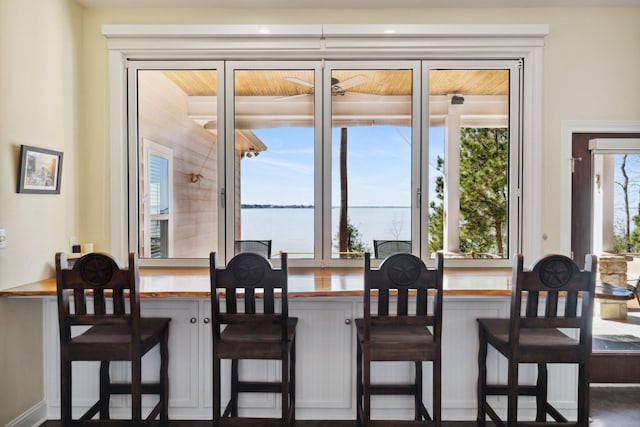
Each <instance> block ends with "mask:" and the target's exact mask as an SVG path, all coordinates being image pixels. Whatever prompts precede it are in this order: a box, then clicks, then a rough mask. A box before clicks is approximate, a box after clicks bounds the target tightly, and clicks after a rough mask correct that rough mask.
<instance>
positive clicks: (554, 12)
mask: <svg viewBox="0 0 640 427" xmlns="http://www.w3.org/2000/svg"><path fill="white" fill-rule="evenodd" d="M150 23H153V24H189V23H198V24H202V23H209V24H251V23H280V24H286V23H297V24H305V23H309V24H310V23H406V24H414V23H437V24H443V23H446V24H456V23H476V24H489V23H501V24H511V23H514V24H519V23H522V24H525V23H528V24H533V23H536V24H540V23H543V24H549V25H550V34H549V35H548V37H547V38H546V46H545V51H544V61H545V62H544V73H545V74H544V102H543V108H544V110H543V111H544V115H543V119H544V129H543V130H542V134H543V141H544V142H543V144H544V146H543V148H542V162H543V167H544V173H543V174H542V176H540V179H541V180H542V183H543V189H544V192H545V194H544V207H543V211H544V212H545V213H544V214H543V218H542V227H543V228H542V231H543V233H544V234H546V235H547V236H548V238H547V240H543V239H542V236H538V237H537V238H539V239H540V244H541V249H542V251H543V252H556V251H560V250H561V249H560V233H561V232H562V230H561V229H560V215H558V213H557V209H558V207H559V205H560V198H561V193H560V188H559V186H558V185H557V183H558V181H559V179H560V165H561V161H562V160H561V158H560V140H561V134H560V130H561V122H562V121H563V120H578V119H580V120H640V97H639V96H637V94H639V93H640V78H639V77H638V76H639V75H640V74H639V73H638V70H640V8H616V9H589V8H583V9H466V10H460V9H431V10H429V9H413V10H406V9H405V10H349V9H344V10H322V9H318V10H268V9H265V10H214V9H198V10H194V9H172V10H168V9H156V10H136V9H126V10H124V9H92V10H88V11H87V13H86V19H85V40H86V44H85V55H84V59H85V61H87V63H91V64H94V65H95V72H90V73H87V88H90V89H91V91H92V92H94V93H96V94H98V95H99V96H95V97H91V98H85V99H84V100H83V101H84V103H83V106H84V107H85V110H86V111H87V114H88V117H87V121H88V122H91V125H90V126H89V127H88V134H87V140H86V142H87V144H89V146H88V147H87V153H88V155H89V157H90V158H89V159H88V161H89V162H90V163H97V162H100V161H101V159H102V156H103V147H104V145H105V144H106V138H107V135H106V130H105V124H106V122H104V117H105V116H106V114H107V112H108V110H107V108H108V100H107V89H108V88H107V87H106V85H107V81H106V77H105V72H106V69H107V60H106V51H105V40H104V38H103V37H102V36H100V29H101V25H102V24H150ZM98 64H100V65H102V69H98ZM96 166H97V165H96ZM101 179H102V177H98V176H96V175H94V176H93V177H92V178H91V180H92V181H95V182H92V185H93V186H94V187H95V188H101V187H103V186H104V183H105V182H107V181H101ZM104 179H105V180H106V179H108V178H106V177H105V178H104ZM87 208H88V209H89V211H88V212H87V214H88V215H86V216H85V218H95V217H100V218H106V217H108V215H109V211H108V198H107V197H106V196H105V194H99V193H95V192H92V195H91V203H90V204H89V205H88V206H87ZM83 225H84V227H83V229H82V232H83V234H85V235H91V236H92V239H93V240H95V241H98V242H100V245H101V246H105V247H108V246H109V244H110V242H109V239H110V238H109V234H108V227H106V226H101V228H100V229H97V228H96V226H97V225H98V224H89V223H84V224H83Z"/></svg>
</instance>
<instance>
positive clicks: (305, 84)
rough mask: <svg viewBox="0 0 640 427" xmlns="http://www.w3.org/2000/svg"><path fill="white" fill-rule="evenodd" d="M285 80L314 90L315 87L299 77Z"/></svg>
mask: <svg viewBox="0 0 640 427" xmlns="http://www.w3.org/2000/svg"><path fill="white" fill-rule="evenodd" d="M285 80H288V81H290V82H291V83H295V84H299V85H302V86H306V87H310V88H311V89H313V87H314V86H313V84H312V83H309V82H308V81H306V80H302V79H299V78H297V77H285Z"/></svg>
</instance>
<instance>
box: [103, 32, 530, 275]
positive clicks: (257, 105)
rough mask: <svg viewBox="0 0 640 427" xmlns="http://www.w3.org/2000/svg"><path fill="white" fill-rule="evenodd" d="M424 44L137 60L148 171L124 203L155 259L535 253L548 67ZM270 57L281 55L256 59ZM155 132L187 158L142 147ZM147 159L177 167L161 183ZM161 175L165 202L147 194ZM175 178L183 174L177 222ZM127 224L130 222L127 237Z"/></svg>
mask: <svg viewBox="0 0 640 427" xmlns="http://www.w3.org/2000/svg"><path fill="white" fill-rule="evenodd" d="M327 28H328V27H327ZM285 39H286V37H285ZM330 39H331V38H330V37H329V38H327V37H325V40H326V41H327V45H326V46H327V49H328V52H330V51H331V47H330V46H331V40H330ZM396 42H398V41H397V40H396ZM403 42H404V41H403V40H401V39H400V41H399V42H398V43H400V44H402V43H403ZM221 43H222V44H224V43H225V42H224V41H222V42H221ZM229 43H230V44H231V45H233V43H234V42H233V41H231V40H230V41H229ZM256 43H258V45H259V44H260V42H258V41H256ZM273 43H275V45H277V44H278V43H279V42H275V41H274V42H273ZM284 43H285V44H286V43H287V41H285V42H284ZM291 43H293V40H291ZM358 43H360V42H357V43H355V44H356V45H357V44H358ZM178 44H180V43H178ZM187 44H188V43H187ZM267 44H268V42H267ZM365 44H366V43H365ZM525 44H526V43H525ZM304 49H306V48H303V50H304ZM308 49H309V52H313V51H314V48H308ZM353 49H354V52H358V48H357V47H355V48H353ZM347 50H349V49H347ZM426 50H427V51H428V50H429V48H426ZM516 50H517V49H516ZM418 51H419V49H418ZM418 51H416V52H414V53H411V54H406V55H404V56H405V57H406V56H414V57H415V58H416V59H415V60H410V61H407V60H402V61H399V60H397V59H394V58H390V57H389V56H390V54H389V53H388V52H386V51H385V50H384V49H379V50H378V49H376V48H374V49H372V50H370V51H368V53H367V57H366V58H365V57H363V58H361V59H358V55H355V56H354V59H351V60H348V61H347V60H342V59H341V60H332V59H330V58H329V57H330V56H331V55H330V53H328V52H323V53H320V52H316V53H309V52H308V53H307V54H306V56H307V57H308V59H304V60H302V61H300V60H297V61H295V60H292V59H291V57H292V54H291V53H288V52H287V51H286V49H284V50H279V49H278V48H277V47H275V48H274V52H271V53H269V54H264V55H261V54H259V53H258V52H259V49H258V50H255V51H252V50H251V49H248V50H247V51H244V52H240V53H238V52H236V53H235V54H234V55H233V56H234V58H235V57H237V56H242V57H243V60H238V59H233V60H226V59H225V58H224V56H225V55H227V54H226V53H225V52H226V51H225V50H221V51H218V50H217V49H216V48H212V52H214V54H213V57H215V58H216V60H213V61H203V60H197V59H199V58H198V56H200V57H205V56H211V55H208V54H206V53H203V54H202V55H199V54H198V53H189V54H187V55H186V56H187V57H188V58H183V57H179V56H180V55H177V56H176V58H174V59H172V60H163V61H150V60H140V61H136V60H129V61H128V67H127V69H128V71H127V75H128V82H129V83H128V90H127V99H128V102H129V108H128V111H129V115H128V118H127V122H126V123H127V129H128V131H127V132H128V136H129V138H128V141H129V143H128V147H129V148H128V151H127V152H126V153H125V155H124V156H122V157H121V158H123V159H125V158H126V160H125V161H126V163H127V164H128V168H129V173H130V174H131V175H132V176H138V180H137V181H138V182H137V183H132V184H131V185H130V186H129V192H128V196H126V197H125V198H124V199H123V200H124V203H123V205H126V206H127V207H128V211H129V215H128V221H126V223H128V226H127V227H128V228H129V229H130V234H129V240H130V241H131V249H134V250H138V251H139V252H140V254H141V257H142V260H141V263H142V264H154V263H157V262H168V263H170V264H175V265H185V262H186V263H187V264H190V265H191V264H192V263H195V264H198V265H200V264H203V263H204V261H206V257H207V255H208V253H209V252H210V251H217V252H219V253H220V255H221V256H222V257H223V258H226V259H228V258H229V257H230V256H232V255H233V253H234V247H235V242H237V241H239V240H261V241H268V242H269V243H270V244H271V248H272V256H274V260H275V259H277V255H278V253H279V252H280V251H286V252H288V253H289V254H290V258H291V259H292V263H293V265H322V266H328V265H358V264H359V262H360V261H358V258H360V257H361V256H362V252H363V251H370V252H374V241H377V242H380V241H391V242H396V243H394V245H395V247H407V246H406V245H409V247H410V248H411V251H412V252H413V253H416V254H420V255H421V256H422V257H423V258H424V259H428V258H430V257H431V254H432V253H433V252H434V251H436V250H444V251H445V252H446V254H447V256H448V257H449V258H450V263H449V265H474V266H477V265H479V263H480V264H481V265H493V266H498V265H506V264H508V258H510V256H511V254H513V253H515V252H517V251H519V252H523V251H524V249H526V248H528V247H529V248H535V244H533V243H529V244H528V245H527V244H525V243H524V242H525V239H526V238H527V237H528V236H529V235H530V233H532V232H533V231H534V230H536V227H535V226H534V225H535V221H536V219H535V218H537V216H536V215H534V214H533V209H532V213H531V215H526V216H525V215H523V212H524V211H525V205H527V204H529V205H531V200H535V199H536V195H537V188H536V185H532V187H531V192H528V193H526V194H527V198H523V197H522V194H523V192H522V188H523V183H525V182H527V180H529V181H530V180H531V176H532V175H533V174H534V171H535V170H536V168H537V167H538V165H537V164H536V159H537V158H539V157H532V159H531V160H526V161H524V159H528V158H529V157H528V154H530V153H535V152H536V149H537V148H536V147H535V144H531V143H529V144H526V141H531V139H532V132H531V126H532V125H528V126H527V125H526V123H527V122H526V119H527V118H528V117H531V114H529V115H527V114H525V113H526V112H525V110H523V109H522V108H521V105H522V102H523V94H525V93H532V92H533V93H534V95H535V96H534V97H533V98H532V104H533V105H534V108H531V110H532V111H537V108H535V105H537V104H538V99H537V96H538V92H537V91H532V87H533V86H534V84H533V83H534V80H533V79H532V74H533V73H532V71H529V73H526V72H525V71H526V69H527V67H526V66H525V65H527V64H530V68H532V69H534V71H538V70H539V63H537V62H536V55H534V54H533V53H535V52H537V50H536V49H535V48H533V49H531V48H526V47H525V48H522V54H521V55H516V54H514V51H513V49H511V50H506V51H505V52H501V53H499V54H497V53H496V52H499V49H498V50H495V51H494V52H493V54H492V55H490V56H491V57H492V58H491V59H489V58H485V59H483V58H484V57H485V56H487V53H486V52H481V51H478V52H476V54H475V55H474V49H473V48H469V49H468V51H467V52H466V54H465V58H469V59H455V60H446V61H445V60H440V59H437V58H438V57H440V56H441V55H442V54H441V53H432V54H431V55H433V56H434V58H429V53H428V52H418ZM433 52H435V51H433ZM147 55H150V56H153V52H150V53H148V54H147ZM163 56H164V57H171V55H170V54H166V53H165V54H164V55H163ZM264 56H268V57H273V58H278V59H280V60H278V61H276V60H264V59H261V60H257V59H255V58H258V57H261V58H263V57H264ZM303 56H305V55H303ZM324 56H327V57H326V58H325V59H322V58H323V57H324ZM372 56H373V57H378V58H377V59H376V60H375V61H372V60H371V57H372ZM391 56H393V55H391ZM458 56H459V55H458ZM474 56H475V57H474ZM496 56H498V57H503V58H504V59H494V58H495V57H496ZM244 57H246V58H244ZM252 58H253V59H252ZM287 58H289V59H287ZM527 61H529V62H527ZM534 117H537V116H534ZM531 121H532V122H535V121H534V120H531ZM146 139H149V140H153V141H154V142H155V143H156V144H158V145H160V146H163V147H166V148H168V149H170V150H172V153H173V154H172V156H171V158H172V159H173V160H172V162H173V166H169V164H168V163H164V161H163V159H165V158H166V156H165V157H163V156H157V157H154V156H151V157H148V158H146V157H145V156H144V155H142V153H141V147H142V146H143V141H144V140H146ZM483 144H484V145H483ZM487 144H488V145H487ZM116 157H117V156H116ZM136 159H140V160H139V161H138V160H136ZM145 168H148V169H149V170H151V169H154V170H158V171H162V170H165V169H172V170H173V178H172V179H169V180H168V181H163V180H162V179H160V178H157V179H156V181H153V178H152V177H146V176H145V175H143V174H142V173H139V171H140V172H142V171H145V170H146V169H145ZM115 171H116V172H117V168H115ZM159 176H160V177H161V176H162V173H160V175H159ZM489 177H490V178H491V179H488V178H489ZM146 182H148V183H149V184H151V183H154V185H156V187H157V189H158V191H160V192H159V193H157V194H158V195H159V196H158V197H156V198H151V197H149V198H148V197H146V196H145V191H147V189H146V187H145V185H146V184H145V183H146ZM163 182H168V183H171V182H172V183H173V185H171V184H168V185H167V186H168V187H170V188H171V191H173V195H172V196H171V197H170V199H171V200H173V203H174V208H171V207H169V208H166V209H168V214H166V215H168V216H167V217H163V216H162V215H165V213H164V212H162V211H163V209H164V208H163V207H162V206H161V205H162V203H161V202H162V197H161V196H160V195H162V194H163V193H162V191H167V190H166V189H162V187H163ZM150 195H151V194H150ZM489 195H491V197H488V196H489ZM480 196H482V197H480ZM167 197H169V196H167ZM489 199H490V200H489ZM138 201H139V202H138ZM489 205H491V206H489ZM489 207H491V208H493V210H490V209H489ZM114 209H117V204H116V203H114ZM152 211H153V212H156V211H157V212H156V213H154V214H152V213H151V212H152ZM527 221H528V222H529V223H530V224H533V225H532V226H531V227H529V228H527V227H526V222H527ZM124 224H125V223H124V222H120V223H118V221H117V219H116V221H115V227H114V233H117V230H118V229H123V228H125V227H124ZM152 236H153V237H152ZM118 244H119V245H123V243H122V242H120V243H118ZM152 248H153V249H152ZM127 249H129V248H127ZM532 253H535V252H532ZM154 259H155V260H156V261H154V262H152V261H153V260H154ZM189 260H191V261H189ZM198 260H200V261H198Z"/></svg>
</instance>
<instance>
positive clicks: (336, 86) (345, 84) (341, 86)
mask: <svg viewBox="0 0 640 427" xmlns="http://www.w3.org/2000/svg"><path fill="white" fill-rule="evenodd" d="M285 79H286V80H288V81H290V82H291V83H295V84H299V85H302V86H306V87H309V88H311V89H314V88H315V86H314V84H313V83H309V82H308V81H306V80H302V79H299V78H297V77H285ZM367 80H369V78H368V77H367V76H364V75H362V74H357V75H355V76H353V77H349V78H348V79H347V80H344V81H342V82H341V81H340V80H338V79H337V78H335V77H331V95H333V96H344V94H346V93H347V92H348V90H347V89H349V88H351V87H353V86H357V85H359V84H361V83H364V82H366V81H367ZM311 94H313V92H311V93H301V94H298V95H290V96H283V97H280V98H278V99H288V98H297V97H301V96H308V95H311Z"/></svg>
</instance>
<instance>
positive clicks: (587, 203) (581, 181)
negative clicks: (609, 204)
mask: <svg viewBox="0 0 640 427" xmlns="http://www.w3.org/2000/svg"><path fill="white" fill-rule="evenodd" d="M594 138H640V134H638V133H574V134H573V136H572V138H571V142H572V150H571V151H572V152H571V156H572V157H573V159H574V161H573V174H572V178H571V254H572V258H573V260H574V261H575V262H576V264H578V266H580V268H583V267H584V256H585V255H586V254H588V253H591V243H592V242H591V235H592V232H591V230H592V220H593V218H592V216H593V209H592V200H591V195H592V194H593V177H592V176H593V173H592V167H591V152H590V151H589V140H591V139H594Z"/></svg>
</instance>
